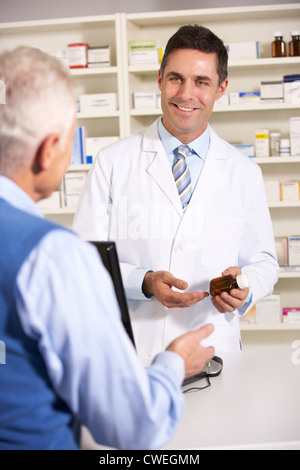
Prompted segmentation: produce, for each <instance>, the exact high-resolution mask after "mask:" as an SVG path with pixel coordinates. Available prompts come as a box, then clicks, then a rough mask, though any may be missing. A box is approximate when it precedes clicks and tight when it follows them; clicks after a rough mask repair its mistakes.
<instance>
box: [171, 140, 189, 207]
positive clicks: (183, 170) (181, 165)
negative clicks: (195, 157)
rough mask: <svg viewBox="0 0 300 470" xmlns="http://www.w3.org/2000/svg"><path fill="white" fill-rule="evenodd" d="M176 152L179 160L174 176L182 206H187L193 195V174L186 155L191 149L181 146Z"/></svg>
mask: <svg viewBox="0 0 300 470" xmlns="http://www.w3.org/2000/svg"><path fill="white" fill-rule="evenodd" d="M175 152H176V153H175V155H176V157H177V161H176V163H175V165H174V168H173V176H174V179H175V182H176V186H177V189H178V193H179V196H180V200H181V204H182V207H183V208H185V206H186V205H187V204H188V203H189V201H190V199H191V196H192V190H191V175H190V172H189V169H188V166H187V163H186V157H187V155H188V154H189V152H190V149H189V148H188V147H184V146H179V147H178V149H177V151H175Z"/></svg>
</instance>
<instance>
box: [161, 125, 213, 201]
mask: <svg viewBox="0 0 300 470" xmlns="http://www.w3.org/2000/svg"><path fill="white" fill-rule="evenodd" d="M158 134H159V137H160V140H161V143H162V145H163V147H164V149H165V152H166V154H167V157H168V160H169V163H170V166H171V168H173V165H174V150H175V149H176V148H177V147H179V145H182V142H180V140H178V139H177V138H176V137H174V136H173V135H172V134H170V132H169V131H168V130H167V129H166V128H165V126H164V125H163V123H162V119H159V121H158ZM209 144H210V129H209V126H207V128H206V130H205V131H204V132H203V134H202V135H200V137H198V138H197V139H195V140H193V141H192V142H190V143H189V144H188V147H189V148H190V149H191V150H192V153H190V154H189V155H188V156H187V165H188V167H189V170H190V175H191V182H192V194H193V192H194V190H195V187H196V184H197V181H198V179H199V176H200V174H201V171H202V168H203V165H204V163H205V159H206V156H207V153H208V149H209Z"/></svg>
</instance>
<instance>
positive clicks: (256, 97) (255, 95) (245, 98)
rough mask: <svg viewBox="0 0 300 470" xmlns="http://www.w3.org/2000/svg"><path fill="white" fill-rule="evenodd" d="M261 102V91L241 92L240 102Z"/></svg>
mask: <svg viewBox="0 0 300 470" xmlns="http://www.w3.org/2000/svg"><path fill="white" fill-rule="evenodd" d="M259 103H260V91H246V92H241V93H239V104H241V105H247V104H259Z"/></svg>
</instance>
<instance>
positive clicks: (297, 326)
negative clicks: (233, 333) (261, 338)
mask: <svg viewBox="0 0 300 470" xmlns="http://www.w3.org/2000/svg"><path fill="white" fill-rule="evenodd" d="M240 329H241V331H292V330H300V322H298V323H297V322H294V323H246V322H243V321H240Z"/></svg>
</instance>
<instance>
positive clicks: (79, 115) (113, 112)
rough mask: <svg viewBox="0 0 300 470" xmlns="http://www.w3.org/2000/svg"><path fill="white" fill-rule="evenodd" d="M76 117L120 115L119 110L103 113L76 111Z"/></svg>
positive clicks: (93, 117)
mask: <svg viewBox="0 0 300 470" xmlns="http://www.w3.org/2000/svg"><path fill="white" fill-rule="evenodd" d="M76 116H77V119H96V118H97V119H100V118H101V119H102V118H108V117H120V112H119V111H107V112H105V113H103V112H102V113H99V112H95V113H77V114H76Z"/></svg>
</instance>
